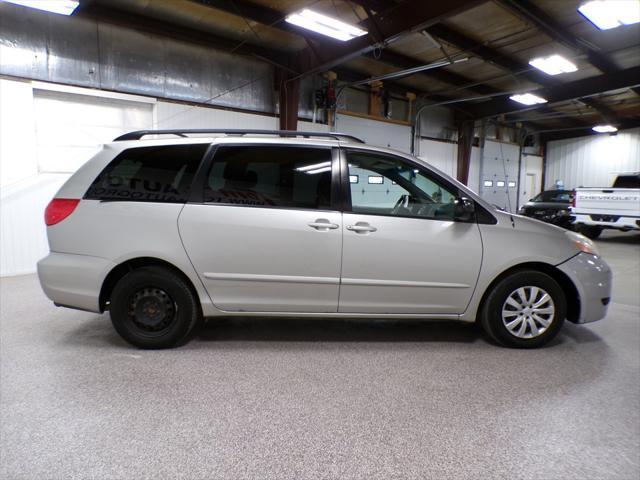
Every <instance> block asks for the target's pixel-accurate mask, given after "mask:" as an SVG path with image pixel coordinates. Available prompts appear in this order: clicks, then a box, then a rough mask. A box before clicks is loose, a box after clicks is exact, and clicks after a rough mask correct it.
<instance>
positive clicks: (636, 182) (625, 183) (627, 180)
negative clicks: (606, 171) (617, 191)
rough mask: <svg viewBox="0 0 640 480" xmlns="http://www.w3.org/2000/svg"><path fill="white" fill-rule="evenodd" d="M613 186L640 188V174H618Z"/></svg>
mask: <svg viewBox="0 0 640 480" xmlns="http://www.w3.org/2000/svg"><path fill="white" fill-rule="evenodd" d="M613 188H640V175H618V177H617V178H616V181H615V182H613Z"/></svg>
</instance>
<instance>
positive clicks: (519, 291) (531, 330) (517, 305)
mask: <svg viewBox="0 0 640 480" xmlns="http://www.w3.org/2000/svg"><path fill="white" fill-rule="evenodd" d="M565 316H566V300H565V297H564V292H563V290H562V288H561V287H560V285H558V283H557V282H556V281H555V280H554V279H553V278H551V277H550V276H549V275H546V274H544V273H541V272H536V271H531V270H523V271H519V272H515V273H513V274H511V275H509V276H507V277H505V278H503V279H502V280H500V281H499V282H498V283H497V284H496V285H495V286H494V287H493V289H492V291H491V292H490V293H489V295H488V297H487V298H486V300H485V302H484V305H483V306H482V309H481V312H480V321H481V324H482V327H483V328H484V330H485V331H486V332H487V334H488V335H489V336H490V337H491V338H492V339H493V340H495V341H496V342H497V343H499V344H501V345H503V346H506V347H516V348H535V347H540V346H542V345H544V344H546V343H548V342H549V341H551V340H552V339H553V338H554V337H555V336H556V335H557V334H558V332H559V331H560V328H561V327H562V324H563V322H564V319H565Z"/></svg>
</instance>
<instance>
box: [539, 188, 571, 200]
mask: <svg viewBox="0 0 640 480" xmlns="http://www.w3.org/2000/svg"><path fill="white" fill-rule="evenodd" d="M572 195H573V192H572V191H571V190H547V191H546V192H542V193H539V194H538V195H536V197H535V198H534V199H533V201H534V202H550V203H553V202H555V203H571V196H572Z"/></svg>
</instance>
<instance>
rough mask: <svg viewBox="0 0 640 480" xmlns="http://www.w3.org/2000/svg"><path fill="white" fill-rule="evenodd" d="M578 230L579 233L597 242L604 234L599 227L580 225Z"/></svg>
mask: <svg viewBox="0 0 640 480" xmlns="http://www.w3.org/2000/svg"><path fill="white" fill-rule="evenodd" d="M577 230H578V233H581V234H582V235H584V236H585V237H587V238H590V239H591V240H595V239H596V238H598V237H599V236H600V234H601V233H602V227H598V226H597V225H580V226H579V227H578V229H577Z"/></svg>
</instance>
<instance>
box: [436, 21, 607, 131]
mask: <svg viewBox="0 0 640 480" xmlns="http://www.w3.org/2000/svg"><path fill="white" fill-rule="evenodd" d="M426 30H427V33H429V34H430V35H433V36H434V37H436V38H438V39H440V40H442V41H444V42H446V43H449V44H450V45H452V46H454V47H456V48H459V49H460V50H463V51H465V52H467V53H469V54H471V55H474V56H476V57H478V58H480V59H482V60H484V61H485V62H487V63H490V64H492V65H494V66H496V67H498V68H500V69H503V70H506V71H508V72H511V73H513V75H514V76H516V77H520V78H523V79H525V80H528V81H530V82H532V83H537V84H538V85H542V86H544V87H554V86H559V85H562V82H560V81H559V80H557V79H555V78H552V77H550V76H549V75H547V74H545V73H542V72H540V71H538V70H536V69H534V68H533V67H531V66H530V65H528V64H525V63H522V62H520V61H519V60H516V59H514V58H511V57H509V56H507V55H504V54H503V53H501V52H500V51H498V50H496V49H494V48H491V47H488V46H486V45H483V44H480V43H479V42H477V41H476V40H474V39H472V38H469V37H467V36H466V35H464V34H462V33H460V32H458V31H456V30H454V29H452V28H450V27H448V26H446V25H443V24H437V25H433V26H431V27H429V28H427V29H426ZM496 101H497V100H496ZM581 101H582V102H583V103H584V104H585V105H588V106H589V107H591V108H593V109H594V110H596V111H597V112H599V113H600V115H601V116H602V117H603V118H604V119H605V120H606V121H609V122H616V121H617V120H618V119H617V116H616V114H615V112H613V110H611V109H609V108H608V107H606V106H604V105H602V104H601V103H600V102H598V101H597V100H595V99H591V98H590V99H581Z"/></svg>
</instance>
